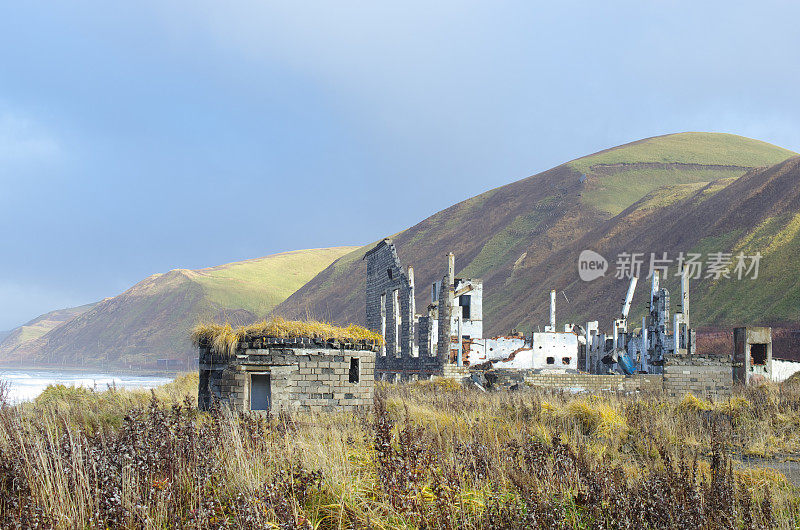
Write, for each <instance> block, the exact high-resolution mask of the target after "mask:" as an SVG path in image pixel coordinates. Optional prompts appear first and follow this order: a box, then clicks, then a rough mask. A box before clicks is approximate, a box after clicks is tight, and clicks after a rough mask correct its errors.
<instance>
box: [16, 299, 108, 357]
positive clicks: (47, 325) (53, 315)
mask: <svg viewBox="0 0 800 530" xmlns="http://www.w3.org/2000/svg"><path fill="white" fill-rule="evenodd" d="M95 305H96V304H86V305H82V306H79V307H70V308H67V309H57V310H55V311H50V312H49V313H45V314H44V315H40V316H38V317H36V318H34V319H33V320H31V321H30V322H26V323H25V324H23V325H21V326H19V327H18V328H14V329H13V330H11V331H8V332H5V334H4V335H3V336H2V337H0V352H4V351H10V350H12V349H14V348H16V347H17V346H19V345H21V344H24V343H26V342H30V341H33V340H36V339H38V338H39V337H42V336H43V335H44V334H45V333H47V332H49V331H51V330H53V329H55V328H57V327H58V326H60V325H62V324H64V323H65V322H69V321H70V320H72V319H73V318H75V317H77V316H78V315H80V314H82V313H85V312H86V311H89V310H90V309H91V308H92V307H94V306H95ZM0 354H1V353H0Z"/></svg>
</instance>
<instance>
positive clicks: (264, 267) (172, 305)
mask: <svg viewBox="0 0 800 530" xmlns="http://www.w3.org/2000/svg"><path fill="white" fill-rule="evenodd" d="M353 248H354V247H337V248H326V249H314V250H299V251H294V252H285V253H281V254H275V255H272V256H267V257H264V258H257V259H251V260H247V261H242V262H236V263H229V264H227V265H220V266H218V267H211V268H208V269H199V270H188V269H176V270H172V271H170V272H167V273H164V274H154V275H152V276H150V277H148V278H146V279H144V280H142V281H141V282H139V283H137V284H136V285H134V286H133V287H131V288H130V289H128V290H127V291H125V292H124V293H122V294H120V295H119V296H115V297H113V298H108V299H106V300H103V301H102V302H99V303H97V304H95V305H94V306H93V307H91V308H89V309H88V310H86V311H84V312H82V313H80V314H78V315H76V316H75V317H74V318H72V319H69V320H68V321H66V322H63V323H62V324H61V325H59V326H57V327H54V328H53V329H51V330H49V331H48V332H47V333H45V334H43V335H42V336H40V337H38V338H34V339H33V340H28V341H25V342H22V343H19V344H17V345H15V346H14V347H10V348H5V347H3V348H0V361H2V362H25V361H36V362H43V363H60V364H66V365H71V366H80V365H84V364H86V365H106V364H107V365H115V366H140V365H142V364H143V363H147V362H152V361H154V360H155V359H158V358H186V356H187V355H192V354H194V349H193V348H192V347H191V345H190V344H189V335H188V333H189V330H190V328H191V327H192V326H194V325H195V324H196V323H197V322H198V320H209V319H213V320H230V321H233V322H240V323H244V322H250V321H253V320H255V319H257V318H262V317H264V316H265V315H266V314H267V313H268V312H269V311H270V310H271V309H272V308H273V307H275V305H276V304H278V303H279V302H281V301H282V300H284V299H285V298H286V297H288V296H289V295H290V294H292V293H293V292H294V291H295V290H297V289H298V288H299V287H300V286H302V285H303V284H305V283H306V282H307V281H308V280H309V279H311V278H313V277H314V276H315V275H316V274H317V273H319V272H320V271H321V270H323V269H324V268H325V267H327V266H328V265H330V264H331V262H333V261H334V260H336V259H338V258H339V257H340V256H342V255H344V254H347V253H348V252H351V251H352V250H353ZM40 318H42V317H40ZM34 322H35V321H34ZM5 342H7V341H5Z"/></svg>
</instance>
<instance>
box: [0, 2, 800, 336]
mask: <svg viewBox="0 0 800 530" xmlns="http://www.w3.org/2000/svg"><path fill="white" fill-rule="evenodd" d="M799 15H800V4H797V3H796V2H788V1H786V2H752V3H750V4H745V3H740V2H669V1H653V2H642V1H638V2H615V3H604V2H547V3H535V2H495V1H492V2H469V1H460V2H435V3H434V2H412V1H406V2H395V3H392V4H389V3H384V2H344V1H337V2H330V3H321V2H316V3H306V2H281V3H279V2H263V1H261V2H210V1H209V2H203V1H191V2H189V1H187V2H163V1H159V2H136V3H129V4H127V5H126V4H124V3H122V2H57V3H55V2H54V3H48V4H39V3H31V2H3V3H2V4H0V185H1V187H0V237H2V246H1V247H0V248H2V254H1V255H0V329H9V328H11V327H13V326H16V325H19V324H21V323H23V322H24V321H26V320H28V319H30V318H33V317H35V316H36V315H38V314H40V313H43V312H45V311H48V310H51V309H55V308H60V307H66V306H72V305H78V304H83V303H87V302H92V301H95V300H98V299H101V298H104V297H106V296H113V295H115V294H118V293H120V292H121V291H123V290H125V289H126V288H128V287H129V286H131V285H132V284H133V283H135V282H137V281H139V280H141V279H142V278H144V277H145V276H148V275H150V274H152V273H155V272H163V271H166V270H169V269H172V268H179V267H180V268H199V267H205V266H212V265H217V264H221V263H226V262H230V261H236V260H241V259H246V258H252V257H257V256H263V255H267V254H271V253H274V252H280V251H284V250H291V249H298V248H312V247H324V246H335V245H348V244H366V243H368V242H371V241H374V240H376V239H379V238H380V237H383V236H385V235H388V234H392V233H394V232H397V231H399V230H401V229H403V228H406V227H408V226H411V225H413V224H415V223H417V222H418V221H420V220H422V219H424V218H425V217H427V216H429V215H431V214H432V213H434V212H436V211H438V210H440V209H443V208H445V207H447V206H449V205H451V204H453V203H455V202H458V201H460V200H463V199H465V198H467V197H470V196H473V195H476V194H478V193H480V192H482V191H485V190H487V189H490V188H493V187H496V186H500V185H503V184H506V183H509V182H512V181H514V180H518V179H520V178H523V177H526V176H528V175H531V174H534V173H537V172H539V171H542V170H545V169H548V168H550V167H552V166H555V165H558V164H560V163H562V162H564V161H567V160H570V159H572V158H576V157H579V156H582V155H585V154H588V153H591V152H594V151H597V150H600V149H603V148H606V147H611V146H614V145H618V144H621V143H625V142H628V141H632V140H637V139H640V138H643V137H648V136H654V135H658V134H665V133H670V132H678V131H688V130H703V131H721V132H731V133H736V134H742V135H745V136H750V137H754V138H758V139H761V140H765V141H768V142H772V143H775V144H778V145H781V146H783V147H786V148H789V149H793V150H795V151H800V98H799V97H798V96H797V91H798V87H800V32H798V31H797V20H798V16H799Z"/></svg>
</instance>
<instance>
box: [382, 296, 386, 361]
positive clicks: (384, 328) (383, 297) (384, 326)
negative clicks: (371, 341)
mask: <svg viewBox="0 0 800 530" xmlns="http://www.w3.org/2000/svg"><path fill="white" fill-rule="evenodd" d="M381 337H382V338H383V344H381V356H383V357H385V356H386V293H383V294H382V295H381Z"/></svg>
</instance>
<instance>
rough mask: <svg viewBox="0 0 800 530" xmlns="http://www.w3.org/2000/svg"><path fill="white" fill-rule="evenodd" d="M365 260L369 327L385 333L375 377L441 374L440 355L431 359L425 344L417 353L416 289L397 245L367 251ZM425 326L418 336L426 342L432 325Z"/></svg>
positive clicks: (387, 241)
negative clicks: (415, 342) (413, 309)
mask: <svg viewBox="0 0 800 530" xmlns="http://www.w3.org/2000/svg"><path fill="white" fill-rule="evenodd" d="M364 259H365V260H366V262H367V294H366V296H367V328H369V329H371V330H372V331H375V332H377V333H382V334H383V336H384V339H385V341H386V344H385V347H384V348H383V349H381V351H380V352H379V353H378V355H377V358H376V360H375V376H376V378H377V379H381V380H385V381H391V382H394V381H399V380H407V379H416V378H423V379H424V378H428V377H430V376H431V375H440V374H441V373H442V362H441V361H440V359H439V356H438V355H437V356H431V355H430V352H429V350H428V348H427V347H423V346H422V344H420V347H419V349H417V350H416V351H415V348H414V328H415V324H414V314H413V311H412V308H413V305H414V304H413V303H412V300H413V296H414V288H413V284H412V283H411V281H410V280H409V277H408V275H407V274H406V273H405V271H404V270H403V266H402V264H401V263H400V259H399V258H398V256H397V250H396V249H395V246H394V244H393V243H392V241H391V240H390V239H384V240H383V241H381V242H380V243H379V244H378V245H376V246H375V248H373V249H372V250H370V251H369V252H367V253H366V255H365V256H364ZM395 297H396V298H395ZM395 300H397V301H396V302H395ZM382 301H383V303H381V302H382ZM397 306H399V307H397ZM398 314H399V316H400V319H399V322H400V325H399V326H398V325H397V322H398V320H397V318H396V317H397V315H398ZM384 319H385V320H384ZM425 326H426V327H425V329H424V330H422V329H420V330H419V337H420V339H422V337H423V336H424V337H425V338H426V342H427V337H428V334H429V333H430V322H427V321H426V324H425ZM398 327H399V333H398V332H397V331H398Z"/></svg>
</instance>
